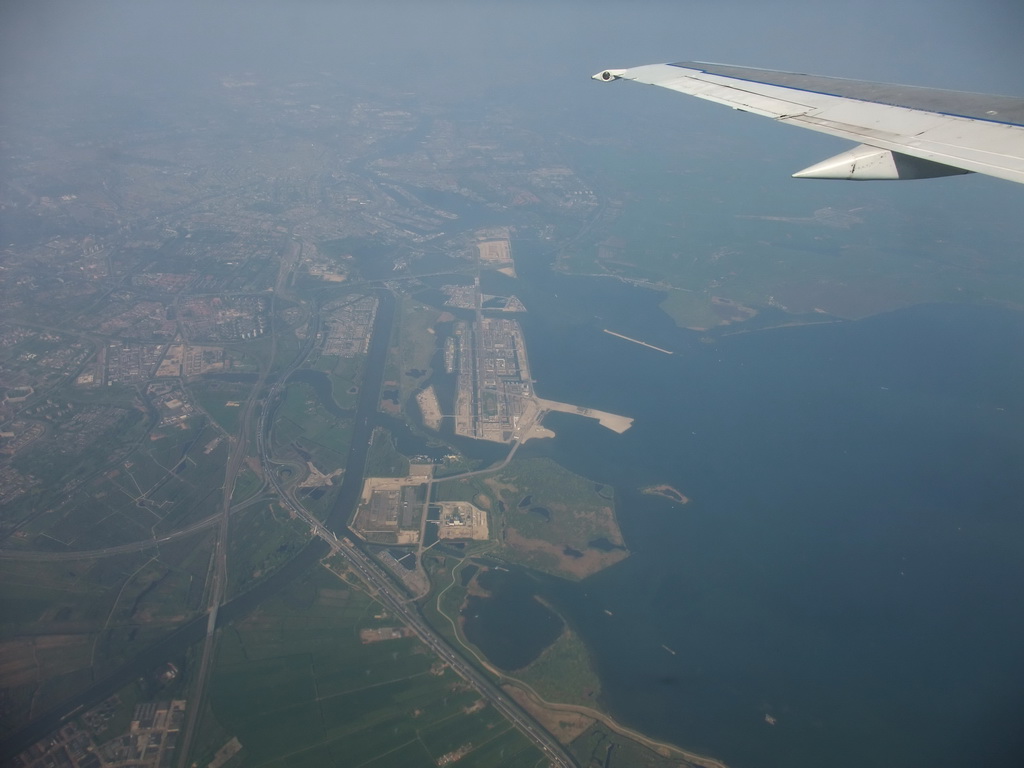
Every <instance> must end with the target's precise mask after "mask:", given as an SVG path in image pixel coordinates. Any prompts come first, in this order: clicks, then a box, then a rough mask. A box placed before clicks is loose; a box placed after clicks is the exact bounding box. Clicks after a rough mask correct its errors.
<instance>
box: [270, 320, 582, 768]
mask: <svg viewBox="0 0 1024 768" xmlns="http://www.w3.org/2000/svg"><path fill="white" fill-rule="evenodd" d="M318 326H319V323H318V321H315V327H318ZM316 335H317V334H316V332H315V331H314V332H311V333H310V334H309V335H308V336H307V342H309V343H310V344H312V341H313V340H314V339H315V338H316ZM377 337H378V331H377V329H375V332H374V340H375V341H376V340H377ZM379 343H383V344H385V345H386V344H387V343H388V335H386V334H385V335H383V339H381V340H380V341H379ZM308 353H309V349H307V348H306V347H305V345H304V348H303V352H302V353H301V354H300V355H299V356H298V357H297V361H296V364H295V365H293V366H292V367H291V368H290V369H289V370H288V371H287V372H286V373H285V374H282V375H281V376H279V377H278V379H277V381H276V382H275V383H274V385H273V387H272V388H271V390H270V392H269V393H268V395H267V398H266V400H265V401H264V407H263V410H262V413H261V414H260V420H259V424H258V427H257V430H256V448H257V455H258V456H259V460H260V465H261V466H262V468H263V475H264V477H265V478H267V479H268V480H269V481H270V483H271V485H272V486H273V488H274V490H275V491H276V492H277V494H278V498H279V500H280V503H281V504H282V505H283V506H285V507H286V508H287V509H288V511H289V512H291V513H292V514H294V515H296V516H297V517H299V518H300V519H302V520H303V521H305V523H306V524H307V525H308V526H309V529H310V531H311V532H312V533H313V534H314V535H315V536H317V537H319V538H321V539H323V540H324V541H325V542H327V544H328V546H330V548H331V553H332V554H339V555H341V556H342V557H344V558H345V561H346V562H347V563H348V564H349V565H350V566H351V567H352V569H353V571H354V572H355V573H356V574H357V575H358V576H359V577H360V579H362V581H363V582H364V583H365V584H367V585H368V586H369V587H370V589H371V590H372V591H373V592H374V593H376V596H377V599H379V600H380V601H381V602H382V603H383V604H384V605H386V606H387V607H388V608H390V609H391V610H392V612H393V613H394V614H395V616H397V617H398V618H399V619H401V620H402V621H403V622H404V623H405V624H406V626H408V627H409V628H410V629H411V630H412V631H413V632H415V633H416V635H417V636H418V637H419V638H420V640H421V641H422V642H423V643H424V644H425V645H426V646H427V647H428V648H430V649H431V650H432V651H433V652H434V653H436V654H437V655H438V656H439V657H440V658H441V660H442V661H444V662H445V663H446V664H448V665H449V666H450V667H451V668H452V670H454V671H455V673H456V674H458V675H459V676H460V677H462V678H463V679H464V680H466V681H467V682H468V683H470V684H471V685H473V687H474V688H476V689H477V691H479V692H480V694H481V696H483V697H484V698H485V699H487V701H489V702H490V703H491V704H492V705H493V706H494V708H495V709H497V710H498V711H499V712H500V713H501V714H502V716H504V717H505V718H506V719H507V720H508V721H509V722H511V723H512V724H513V725H514V726H515V727H516V728H518V729H519V731H520V732H521V733H523V734H524V735H525V736H526V737H527V738H528V739H530V741H532V742H533V743H534V745H535V746H536V747H537V748H538V749H539V750H540V751H541V752H542V753H543V754H544V756H545V757H546V758H547V759H548V760H550V761H551V765H553V766H555V767H556V768H576V767H577V765H578V764H577V763H576V761H575V760H574V759H573V757H572V756H571V755H570V754H569V753H568V751H566V749H565V748H564V747H563V746H562V745H561V744H560V743H559V742H558V741H557V740H556V739H555V738H554V737H553V736H552V735H551V734H550V733H548V732H547V731H546V730H545V729H544V728H543V727H541V725H540V724H539V723H537V722H536V721H535V720H534V719H533V718H532V717H530V715H529V714H527V713H526V712H525V711H524V710H523V709H522V708H521V707H520V706H519V705H518V704H517V703H516V702H515V701H514V700H513V699H512V698H511V697H509V696H508V695H507V694H506V693H505V692H504V691H502V690H501V689H500V688H499V687H498V686H496V685H495V684H494V683H492V682H491V681H490V680H489V679H488V678H487V677H486V676H484V674H482V673H481V672H480V671H478V670H477V669H476V668H475V667H474V666H472V665H471V664H470V663H469V662H468V661H466V659H465V658H463V657H462V656H461V655H460V654H459V653H458V652H457V651H456V650H455V649H454V648H453V647H452V646H451V645H450V644H449V643H448V641H447V640H445V639H444V638H443V637H442V636H441V635H440V634H438V633H437V632H435V631H434V630H433V629H432V628H431V627H430V626H429V625H428V624H427V623H426V622H425V621H424V620H423V617H422V616H421V615H420V613H419V610H418V608H417V607H416V605H415V603H414V602H412V601H410V600H408V599H407V598H406V596H405V594H404V593H403V592H401V590H400V588H399V587H398V586H397V585H395V584H394V583H393V582H392V581H391V578H390V576H388V575H387V573H386V572H385V571H384V569H383V568H381V567H380V566H379V565H378V564H377V563H376V562H375V561H374V560H373V559H371V558H370V557H369V556H368V555H366V554H365V553H363V552H362V551H361V550H360V549H359V548H358V547H356V546H355V545H354V544H353V543H352V542H350V541H349V540H347V539H345V538H344V537H342V538H339V537H338V536H337V535H336V534H335V533H334V531H332V530H330V529H329V528H328V527H327V526H326V525H325V524H323V523H321V522H320V521H319V520H317V519H316V518H315V517H314V516H313V515H312V514H310V513H309V511H308V510H307V509H306V508H305V507H303V506H302V505H301V504H299V503H298V502H297V501H296V500H295V499H294V497H293V496H292V495H291V493H289V491H288V490H287V489H286V488H284V487H283V486H282V485H281V482H280V480H279V479H278V476H277V472H276V471H275V465H274V461H273V458H272V456H271V455H270V452H269V440H268V438H269V423H268V420H269V419H270V418H271V417H272V415H273V410H274V401H275V399H276V397H277V395H278V394H279V393H280V392H281V390H282V389H283V388H284V382H285V381H286V380H287V378H288V376H289V375H290V374H291V372H292V371H293V370H295V368H297V367H298V364H299V363H301V361H302V360H304V359H305V357H306V355H307V354H308ZM381 373H383V368H382V369H381ZM367 377H368V378H369V372H367ZM363 386H364V389H365V388H367V387H369V388H370V390H371V391H372V392H373V393H379V391H380V381H375V382H369V381H366V382H364V384H363ZM373 399H374V403H375V402H376V395H375V396H374V398H373ZM364 406H365V403H364ZM366 410H367V409H366V408H365V407H363V408H360V415H359V417H358V419H357V422H356V427H355V430H354V433H353V439H352V457H350V464H349V466H348V467H347V468H346V471H345V479H344V481H343V482H344V483H348V484H351V483H356V484H358V485H359V486H362V478H363V466H362V463H358V466H356V467H353V466H352V463H353V462H352V459H353V458H358V457H359V456H361V455H364V454H365V446H366V445H367V444H368V442H369V440H370V438H371V436H372V434H373V427H372V425H371V424H370V422H369V418H368V416H367V414H366V413H365V411H366ZM357 448H363V450H362V451H359V450H357ZM516 448H518V442H517V443H516V444H515V445H514V446H513V447H512V450H511V451H510V452H509V455H508V456H507V457H506V458H505V460H504V461H503V462H502V463H501V464H499V465H498V466H496V467H491V468H489V469H487V470H483V471H482V472H493V471H495V470H496V469H500V468H501V467H503V466H505V465H506V464H507V463H508V462H509V460H510V459H511V458H512V456H513V455H514V454H515V451H516ZM353 470H354V471H353ZM469 474H476V473H467V475H469ZM356 498H357V499H358V490H357V492H356ZM356 503H358V501H357V502H356ZM347 511H349V512H350V511H351V510H347ZM340 522H341V523H342V525H343V524H344V522H343V521H340Z"/></svg>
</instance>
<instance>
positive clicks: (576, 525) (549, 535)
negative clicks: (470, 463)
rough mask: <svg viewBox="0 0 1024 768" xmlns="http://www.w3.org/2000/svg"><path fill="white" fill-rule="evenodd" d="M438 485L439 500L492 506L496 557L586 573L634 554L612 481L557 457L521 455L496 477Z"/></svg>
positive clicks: (576, 575) (582, 575) (565, 572)
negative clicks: (598, 480) (596, 477)
mask: <svg viewBox="0 0 1024 768" xmlns="http://www.w3.org/2000/svg"><path fill="white" fill-rule="evenodd" d="M434 491H435V496H434V498H435V500H437V501H472V502H473V503H474V504H476V505H477V506H478V507H481V508H482V509H485V510H487V511H488V513H489V515H490V525H491V531H492V532H494V533H493V534H492V536H493V537H497V538H496V540H497V543H498V548H497V549H495V550H494V555H495V556H497V557H501V558H503V559H505V560H508V561H510V562H515V563H519V564H522V565H525V566H527V567H530V568H535V569H537V570H542V571H545V572H547V573H551V574H554V575H556V576H564V577H567V578H573V579H580V578H585V577H586V576H589V575H591V574H592V573H596V572H597V571H599V570H601V569H602V568H605V567H607V566H609V565H612V564H613V563H615V562H617V561H619V560H621V559H623V558H624V557H626V556H627V554H628V552H627V550H626V549H625V545H624V544H623V541H622V534H621V533H620V531H619V527H618V523H617V522H616V520H615V511H614V510H615V499H614V495H613V491H612V488H611V486H608V485H605V484H603V483H595V482H594V481H592V480H588V479H587V478H585V477H580V476H579V475H574V474H573V473H571V472H569V471H568V470H566V469H565V468H563V467H561V466H560V465H558V464H556V463H555V462H553V461H550V460H549V459H520V458H516V459H514V460H513V461H512V462H511V463H510V464H509V465H508V466H507V467H505V469H503V470H501V471H500V472H498V473H495V474H493V475H482V476H478V477H473V478H469V479H465V480H452V481H447V482H442V481H440V480H435V483H434ZM601 545H605V546H604V547H602V546H601Z"/></svg>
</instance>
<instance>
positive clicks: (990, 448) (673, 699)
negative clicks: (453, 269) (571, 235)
mask: <svg viewBox="0 0 1024 768" xmlns="http://www.w3.org/2000/svg"><path fill="white" fill-rule="evenodd" d="M524 250H526V249H524V248H523V247H522V245H521V244H520V247H519V249H518V254H517V255H518V256H519V257H520V262H519V264H518V266H519V270H520V274H524V273H526V274H527V277H528V278H529V277H530V274H529V273H530V270H531V269H533V270H535V273H534V276H535V277H536V276H537V275H542V274H544V272H545V267H544V264H543V261H544V260H543V259H542V257H541V256H540V255H539V254H538V255H536V256H533V257H532V259H533V260H532V261H531V256H530V254H528V253H527V254H526V255H525V258H524ZM514 289H515V291H516V293H517V295H520V296H521V297H523V299H524V301H525V302H526V303H527V307H528V309H529V312H530V313H529V315H527V316H525V317H524V318H523V322H524V325H525V326H526V334H527V336H526V338H527V344H528V348H529V353H530V362H531V366H532V373H533V376H534V377H535V379H536V380H537V391H538V393H539V394H540V395H541V396H543V397H548V398H551V399H556V400H561V401H565V402H572V403H578V404H581V405H587V406H591V407H594V408H600V409H604V410H608V411H612V412H616V413H622V414H624V415H627V416H632V417H634V419H635V422H634V426H633V428H632V429H630V430H629V431H628V432H626V433H624V434H622V435H616V434H614V433H612V432H610V431H608V430H605V429H603V428H602V427H600V426H599V425H597V424H596V423H595V422H593V421H591V420H587V419H578V418H574V417H573V416H570V415H564V414H552V415H550V416H549V417H548V418H547V419H546V421H545V424H546V426H549V427H551V428H553V429H554V430H555V432H556V433H557V438H556V439H554V440H546V441H533V442H531V443H529V444H528V445H527V446H526V447H525V448H524V449H523V451H524V453H523V454H522V455H546V456H550V457H552V458H554V459H555V460H557V461H558V462H560V463H561V464H563V465H565V466H566V467H568V468H569V469H571V470H573V471H575V472H579V473H580V474H583V475H585V476H587V477H590V478H593V479H595V480H599V481H602V482H609V483H612V484H614V486H615V488H616V492H617V508H618V511H619V518H620V524H621V526H622V529H623V533H624V535H625V538H626V542H627V544H628V545H629V548H630V549H631V551H632V553H633V555H632V557H630V558H628V559H627V560H625V561H623V562H622V563H620V564H618V565H616V566H615V567H613V568H610V569H608V570H607V571H605V572H603V573H601V574H598V575H597V576H595V577H592V578H590V579H588V580H586V581H584V582H582V583H580V584H569V583H566V582H562V581H558V580H553V579H552V580H546V581H543V582H542V583H540V585H539V586H538V587H537V589H538V591H539V592H540V593H541V594H543V595H544V596H545V597H546V598H547V599H548V600H550V601H551V602H552V604H554V605H555V606H556V607H557V608H558V610H559V611H560V612H561V613H562V614H563V616H565V617H566V619H567V620H568V621H569V622H570V623H571V624H572V625H573V626H574V627H575V628H576V629H577V630H578V631H579V633H580V635H581V636H582V637H583V639H584V640H585V642H586V643H587V645H588V647H589V648H590V649H591V651H592V653H593V656H594V659H595V662H596V664H597V667H598V672H599V674H600V676H601V679H602V683H603V686H604V694H603V696H604V701H603V703H604V704H605V705H606V706H607V708H608V709H609V710H610V711H611V712H612V713H613V714H614V715H615V716H616V717H618V718H620V719H621V720H622V721H623V722H625V723H627V724H629V725H632V726H634V727H637V728H639V729H641V730H643V731H644V732H646V733H649V734H650V735H652V736H655V737H659V738H664V739H668V740H671V741H674V742H676V743H678V744H680V745H682V746H685V747H687V748H690V749H695V750H698V751H704V752H707V753H709V754H712V755H715V756H718V757H720V758H722V759H724V760H726V761H727V762H729V763H730V764H731V765H734V766H736V767H737V768H742V767H743V766H768V767H772V766H780V767H781V766H808V768H809V767H810V766H820V765H829V766H840V767H842V766H851V767H852V766H860V765H865V764H870V765H878V764H886V765H928V766H945V765H961V764H964V763H968V762H969V763H971V764H984V765H1016V764H1018V763H1017V760H1018V759H1019V757H1020V755H1021V754H1024V739H1022V737H1021V736H1020V735H1019V730H1018V728H1019V723H1020V722H1022V721H1024V654H1022V653H1021V652H1020V649H1021V648H1024V615H1022V612H1020V611H1019V610H1018V609H1017V608H1016V607H1015V606H1016V605H1017V604H1018V603H1019V594H1020V585H1021V584H1024V558H1022V557H1021V551H1022V547H1024V511H1022V505H1021V502H1020V499H1022V498H1024V473H1022V472H1021V471H1020V467H1022V466H1024V438H1022V435H1024V361H1022V359H1021V357H1022V356H1021V354H1020V352H1021V349H1024V314H1021V313H1019V312H1010V311H1007V310H1002V309H997V308H992V307H970V306H953V305H943V306H927V307H918V308H913V309H909V310H905V311H900V312H894V313H891V314H886V315H882V316H878V317H874V318H870V319H867V320H863V321H859V322H848V323H835V324H827V325H816V326H804V327H793V328H779V329H776V330H764V331H760V332H756V333H749V334H741V335H734V336H728V337H725V336H723V337H720V338H718V340H717V341H716V342H715V343H714V344H710V345H709V344H703V343H700V341H699V340H698V338H697V335H696V334H693V333H689V332H686V331H682V330H679V329H676V328H675V327H674V326H673V325H672V323H671V321H669V320H668V318H667V317H665V316H664V315H662V314H661V313H660V312H659V311H658V310H657V308H656V306H655V304H656V299H657V295H656V294H652V293H650V292H648V291H645V290H642V289H637V288H633V287H630V286H626V285H624V284H622V283H619V282H617V281H613V280H607V279H597V278H595V279H582V278H563V277H561V276H557V275H554V276H552V275H550V274H547V275H546V276H545V278H544V279H543V280H537V279H529V283H528V285H523V284H522V282H521V283H520V284H518V285H515V286H514ZM495 292H498V291H495ZM510 292H511V291H510ZM555 294H557V297H556V296H555ZM604 327H610V328H613V329H614V330H617V331H619V332H621V333H624V334H626V335H629V336H632V337H634V338H640V339H643V340H644V341H648V342H650V343H652V344H656V345H658V346H661V347H665V348H667V349H671V350H673V351H674V352H675V354H674V355H671V356H669V355H663V354H659V353H656V352H653V351H652V350H649V349H645V348H643V347H640V346H638V345H635V344H630V343H628V342H624V341H622V340H621V339H616V338H615V337H611V336H609V335H607V334H604V333H602V332H601V330H602V329H603V328H604ZM655 483H668V484H670V485H672V486H674V487H676V488H678V489H679V490H680V491H681V492H683V493H684V494H685V495H687V496H689V497H690V498H691V499H692V501H691V503H689V504H687V505H685V506H681V505H678V504H673V503H671V502H669V501H668V500H666V499H661V498H657V497H653V496H645V495H642V494H641V493H639V489H640V488H642V487H644V486H646V485H650V484H655ZM606 610H607V611H610V612H611V614H612V615H611V616H609V615H608V613H606V612H605V611H606ZM539 631H540V630H538V632H539ZM667 649H671V651H674V653H672V652H671V651H669V650H667ZM765 715H770V716H771V717H773V718H775V720H776V724H775V725H771V724H769V723H768V722H766V720H765Z"/></svg>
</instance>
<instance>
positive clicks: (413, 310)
mask: <svg viewBox="0 0 1024 768" xmlns="http://www.w3.org/2000/svg"><path fill="white" fill-rule="evenodd" d="M441 315H442V313H441V312H440V310H438V309H436V308H434V307H429V306H426V305H425V304H420V303H419V302H417V301H414V300H413V299H410V298H404V299H402V301H401V302H400V304H399V307H398V313H397V315H396V322H395V325H394V327H393V329H392V332H391V347H390V350H389V352H388V362H387V366H386V368H385V369H384V378H385V380H386V381H389V382H392V383H393V386H397V388H398V402H399V407H400V408H403V409H404V408H405V407H406V404H407V403H408V401H409V398H411V397H412V396H413V393H414V392H415V391H416V389H417V388H418V387H419V386H420V384H421V383H422V382H423V381H424V379H425V378H426V377H429V375H430V373H431V367H430V361H431V359H432V358H433V356H434V353H435V352H436V350H437V337H436V336H435V333H434V326H435V324H436V323H437V322H438V319H439V318H440V317H441Z"/></svg>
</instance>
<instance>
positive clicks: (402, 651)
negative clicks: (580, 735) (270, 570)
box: [193, 566, 541, 768]
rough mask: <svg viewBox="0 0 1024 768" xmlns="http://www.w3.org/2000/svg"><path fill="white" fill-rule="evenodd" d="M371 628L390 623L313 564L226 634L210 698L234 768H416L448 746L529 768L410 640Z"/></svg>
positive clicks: (526, 749) (517, 743) (481, 760)
mask: <svg viewBox="0 0 1024 768" xmlns="http://www.w3.org/2000/svg"><path fill="white" fill-rule="evenodd" d="M382 626H383V627H394V626H400V623H399V622H397V621H395V620H394V619H393V618H391V617H389V616H387V614H386V611H385V610H384V609H383V608H382V607H381V606H380V605H379V604H378V603H376V602H374V601H372V600H371V599H370V598H369V597H368V596H367V595H366V594H365V593H363V592H361V591H359V590H356V589H352V588H351V587H350V585H349V584H348V583H346V582H344V581H342V580H340V579H338V578H337V577H336V576H335V575H334V574H332V573H330V572H328V571H327V570H325V569H323V568H321V567H320V566H316V567H314V569H313V570H311V571H310V573H309V574H308V575H307V576H306V577H304V578H303V579H300V580H299V581H298V582H296V583H294V584H293V585H291V586H289V587H288V588H287V589H286V590H285V591H284V592H283V593H282V594H281V595H279V596H277V597H274V598H271V599H270V600H268V601H267V602H266V603H264V604H263V606H262V607H261V608H260V609H259V610H258V611H257V612H256V613H254V614H252V615H251V616H250V617H248V618H247V619H245V620H244V621H242V622H240V623H238V624H237V625H234V626H233V627H231V628H229V629H228V630H227V631H226V632H225V634H224V636H223V638H222V639H221V641H220V643H219V645H218V650H217V659H216V665H215V668H214V672H213V678H212V682H211V702H212V708H213V713H214V716H215V717H216V719H217V722H218V723H219V724H220V726H221V727H222V728H223V729H224V730H225V731H226V732H227V733H229V734H231V735H233V736H237V737H238V739H239V740H240V741H241V743H242V745H243V748H244V750H243V752H242V753H241V754H240V755H239V757H238V758H237V760H238V763H237V764H238V765H245V766H262V765H275V766H277V765H281V766H296V767H298V766H310V768H312V767H313V766H322V765H336V766H380V767H381V768H385V767H390V766H394V767H395V768H399V767H402V768H405V767H407V766H409V767H415V766H423V768H427V766H436V765H437V764H438V762H437V761H438V760H439V759H440V758H441V757H442V756H443V755H445V754H446V753H450V752H454V751H455V750H460V749H466V750H467V752H466V754H465V755H464V756H463V757H462V759H461V760H460V761H459V765H460V766H461V765H470V766H492V765H503V766H504V765H510V766H523V767H524V768H525V767H526V766H531V767H532V766H537V765H539V764H541V763H540V755H539V753H538V752H537V751H536V750H535V748H534V747H533V746H532V745H531V744H530V743H529V742H528V741H527V740H526V739H525V738H524V737H523V736H521V735H520V734H519V733H518V732H517V731H515V730H514V729H513V728H511V727H510V726H509V725H508V723H506V722H505V721H504V720H503V719H502V718H501V717H500V716H499V715H498V714H497V713H496V711H495V710H494V709H493V708H492V707H490V706H488V705H481V704H480V697H479V695H478V694H477V693H476V691H474V690H473V689H472V688H470V687H469V686H468V685H466V683H465V682H464V681H462V679H461V678H459V677H458V676H457V675H455V674H454V673H452V672H451V671H450V670H449V669H447V668H446V667H444V666H442V665H440V664H439V663H438V661H437V660H436V658H435V657H434V656H433V655H431V654H430V653H429V652H428V651H427V650H426V648H425V647H424V646H423V645H422V644H421V643H420V642H419V641H418V640H416V639H415V638H411V637H406V638H401V639H396V640H384V641H380V642H372V643H363V642H362V641H361V640H360V636H359V630H360V629H363V628H369V627H382ZM218 746H219V745H218ZM193 757H194V758H195V757H198V758H200V759H199V763H200V764H204V763H203V760H208V759H209V758H208V756H207V755H205V754H204V755H193ZM232 765H234V763H233V764H232Z"/></svg>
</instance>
